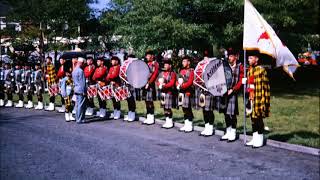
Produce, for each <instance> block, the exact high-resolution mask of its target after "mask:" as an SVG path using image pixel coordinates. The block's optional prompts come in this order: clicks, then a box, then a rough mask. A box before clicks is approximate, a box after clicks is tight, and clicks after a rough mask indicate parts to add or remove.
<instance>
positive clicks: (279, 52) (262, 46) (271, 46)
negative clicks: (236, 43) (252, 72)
mask: <svg viewBox="0 0 320 180" xmlns="http://www.w3.org/2000/svg"><path fill="white" fill-rule="evenodd" d="M243 27H244V28H243V49H244V50H259V51H260V53H262V54H266V55H269V56H271V57H273V58H274V59H275V60H276V65H277V67H280V66H282V67H283V68H284V70H285V71H286V72H287V73H288V74H289V75H290V76H291V77H293V73H294V72H295V71H296V69H297V67H298V66H299V64H298V62H297V60H296V58H295V57H294V56H293V54H292V53H291V52H290V50H289V49H288V47H287V46H285V45H284V44H283V42H282V41H281V40H280V39H279V37H278V36H277V34H276V33H275V31H274V30H273V29H272V27H271V26H270V25H269V24H268V23H267V21H266V20H265V19H264V18H263V17H262V16H261V15H260V13H259V12H258V11H257V10H256V8H255V7H254V6H253V5H252V4H251V2H250V1H249V0H245V3H244V25H243Z"/></svg>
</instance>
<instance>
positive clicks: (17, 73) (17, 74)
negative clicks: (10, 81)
mask: <svg viewBox="0 0 320 180" xmlns="http://www.w3.org/2000/svg"><path fill="white" fill-rule="evenodd" d="M21 65H22V64H21V62H17V63H16V65H15V70H14V80H15V85H16V86H15V90H16V91H15V92H16V94H17V95H18V97H19V101H18V104H16V106H15V107H16V108H22V107H23V85H22V73H23V72H22V67H21Z"/></svg>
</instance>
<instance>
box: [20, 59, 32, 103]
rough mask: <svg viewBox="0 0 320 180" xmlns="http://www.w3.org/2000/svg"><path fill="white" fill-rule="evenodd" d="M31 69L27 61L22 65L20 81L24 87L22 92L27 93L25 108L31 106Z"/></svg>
mask: <svg viewBox="0 0 320 180" xmlns="http://www.w3.org/2000/svg"><path fill="white" fill-rule="evenodd" d="M31 78H32V70H31V66H30V64H29V63H28V62H26V63H25V65H24V70H23V74H22V78H21V79H22V83H23V87H24V92H25V93H27V99H28V104H27V105H26V106H25V108H27V109H31V108H33V102H32V96H33V90H32V87H31Z"/></svg>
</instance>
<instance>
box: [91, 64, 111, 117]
mask: <svg viewBox="0 0 320 180" xmlns="http://www.w3.org/2000/svg"><path fill="white" fill-rule="evenodd" d="M97 66H98V67H97V68H96V69H95V71H94V74H93V76H92V80H93V81H95V82H96V83H97V84H98V86H104V85H105V83H104V80H105V77H106V75H107V67H106V66H104V59H103V58H98V60H97ZM98 101H99V108H100V110H99V111H98V112H97V114H96V116H99V117H101V118H103V117H105V116H106V113H107V111H106V101H104V100H102V99H101V98H100V96H98Z"/></svg>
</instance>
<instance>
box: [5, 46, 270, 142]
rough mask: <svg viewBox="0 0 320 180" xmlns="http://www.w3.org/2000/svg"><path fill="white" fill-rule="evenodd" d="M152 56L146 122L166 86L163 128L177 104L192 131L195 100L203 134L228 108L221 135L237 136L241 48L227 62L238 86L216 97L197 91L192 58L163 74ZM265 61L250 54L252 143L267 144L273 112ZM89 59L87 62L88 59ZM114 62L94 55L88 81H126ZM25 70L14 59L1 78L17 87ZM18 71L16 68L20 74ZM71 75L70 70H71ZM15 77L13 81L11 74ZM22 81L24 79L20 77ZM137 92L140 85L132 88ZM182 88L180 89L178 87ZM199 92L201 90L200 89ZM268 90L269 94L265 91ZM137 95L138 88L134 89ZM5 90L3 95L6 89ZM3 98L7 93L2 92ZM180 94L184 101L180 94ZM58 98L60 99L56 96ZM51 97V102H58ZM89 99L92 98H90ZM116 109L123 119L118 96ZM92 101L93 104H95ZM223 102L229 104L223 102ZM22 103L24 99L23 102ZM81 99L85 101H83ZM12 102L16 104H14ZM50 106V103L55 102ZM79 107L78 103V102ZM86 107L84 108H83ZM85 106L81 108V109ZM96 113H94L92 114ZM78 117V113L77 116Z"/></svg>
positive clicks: (67, 83) (167, 65)
mask: <svg viewBox="0 0 320 180" xmlns="http://www.w3.org/2000/svg"><path fill="white" fill-rule="evenodd" d="M146 59H147V61H148V66H149V68H150V72H151V76H150V78H149V81H148V84H147V85H146V86H145V88H144V96H145V97H144V98H145V103H146V109H147V118H146V120H145V121H144V122H143V124H148V125H150V124H154V104H153V101H154V100H155V99H156V97H155V96H156V89H157V88H158V89H159V90H160V91H161V106H162V108H163V109H164V115H165V117H166V122H165V123H164V125H163V126H162V127H163V128H172V127H173V126H174V123H173V119H172V108H174V107H175V106H176V105H180V106H182V110H183V113H184V126H183V127H182V128H180V130H181V131H184V132H191V131H192V130H193V124H192V120H193V113H192V107H193V105H194V104H195V105H198V106H200V107H202V111H203V118H204V121H205V128H204V130H203V131H202V132H201V133H200V135H203V136H211V135H213V123H214V114H213V111H214V110H217V111H219V112H221V113H224V116H225V123H226V133H225V135H224V136H222V138H221V140H228V141H229V142H232V141H234V140H235V139H236V125H237V117H236V116H237V115H238V114H239V111H238V102H237V96H238V93H239V91H240V89H241V80H242V77H243V66H242V65H241V63H238V62H237V59H238V53H237V52H235V51H232V50H231V51H229V53H228V63H227V64H226V65H227V66H229V67H230V68H231V69H232V74H233V75H232V85H231V87H230V88H229V89H228V92H227V94H226V95H225V96H223V97H222V98H216V97H214V96H212V95H211V94H210V93H208V92H205V91H202V90H200V92H197V91H199V89H198V90H195V89H196V88H195V87H194V85H193V79H194V70H193V69H192V68H190V58H188V57H184V58H183V59H182V69H181V70H180V71H179V74H176V73H175V72H173V70H172V67H171V65H172V62H171V61H170V60H166V61H164V71H163V72H161V73H159V71H160V70H159V64H158V63H157V62H156V61H155V60H154V54H153V52H152V51H148V52H147V53H146ZM258 62H259V55H254V54H249V64H250V69H249V72H248V77H249V78H248V82H247V83H248V84H249V86H248V87H249V88H248V92H249V94H250V96H249V99H250V102H252V105H253V108H252V109H253V111H252V113H251V118H252V128H253V132H254V134H253V139H252V140H251V141H250V142H248V143H247V145H249V146H253V147H261V146H262V145H263V130H264V124H263V118H265V117H268V116H269V111H270V88H269V84H268V78H267V75H266V71H265V70H264V69H263V68H262V67H261V66H259V65H258ZM82 64H83V62H82ZM111 64H112V66H111V67H110V69H109V71H108V69H107V67H106V66H104V60H103V59H98V61H97V68H95V67H94V65H93V63H92V59H91V58H88V62H87V66H86V67H85V68H84V75H83V76H84V77H85V79H86V83H87V84H86V86H87V85H91V84H96V83H97V84H99V86H106V85H112V86H113V87H119V86H121V85H123V84H125V83H124V82H122V81H121V80H120V78H119V71H120V62H119V59H118V58H117V57H112V59H111ZM51 65H52V64H51V63H50V58H47V78H48V79H49V80H48V79H47V80H48V84H51V85H54V83H56V81H54V79H55V73H54V72H53V71H51V67H50V66H51ZM75 67H77V68H78V69H79V70H78V71H81V68H82V65H81V66H80V65H76V66H75ZM18 69H19V67H18V66H16V70H15V71H13V70H12V69H11V68H10V67H9V64H6V66H5V67H4V68H3V70H4V72H5V73H3V74H5V75H4V78H2V81H1V83H2V84H4V85H5V86H6V87H13V86H16V84H14V83H15V79H14V78H16V79H17V77H16V76H15V75H16V74H18V72H17V70H18ZM25 70H28V67H25ZM15 72H16V73H15ZM64 72H65V74H66V76H65V77H64V78H63V79H62V80H61V81H62V84H64V85H62V86H63V88H62V87H61V95H62V96H63V98H64V99H65V100H66V105H67V108H66V112H67V113H66V120H67V121H69V120H72V119H73V118H72V116H71V113H70V111H71V108H70V107H71V103H69V102H70V99H71V94H72V93H71V94H70V92H72V91H70V88H72V85H71V84H72V81H71V76H70V73H69V72H71V69H70V68H68V67H65V68H64ZM68 74H69V75H68ZM11 76H12V77H13V80H12V79H10V77H11ZM17 82H20V81H17ZM88 82H89V83H88ZM125 85H126V86H128V87H130V85H128V84H125ZM84 89H85V88H82V91H83V92H81V93H74V94H77V95H78V96H81V97H82V96H83V97H84V96H85V95H86V92H84ZM10 90H11V89H10V88H6V93H7V96H8V103H9V102H10V99H11V103H12V90H11V91H10ZM130 90H131V91H132V92H133V91H134V89H133V88H130ZM176 90H177V91H176ZM196 92H197V93H196ZM262 92H263V93H262ZM132 94H133V93H132ZM0 95H1V94H0ZM0 97H2V95H1V96H0ZM176 98H178V100H177V99H176ZM41 99H42V97H41V98H39V100H38V101H39V102H38V105H41V104H40V102H41V101H42V100H41ZM86 99H87V101H85V99H83V98H81V101H79V102H80V104H85V105H87V104H88V105H89V107H90V108H93V107H94V105H93V103H91V102H92V101H93V100H92V98H91V100H90V99H89V98H86ZM98 99H99V106H100V111H99V112H97V115H98V116H100V117H105V116H106V109H105V108H106V101H105V100H102V99H101V98H100V97H99V96H98ZM127 101H128V107H129V113H128V116H127V117H125V119H124V120H126V121H133V120H134V119H135V100H134V97H133V96H130V97H129V98H128V99H127ZM53 102H54V101H53ZM53 102H52V101H51V98H50V103H53ZM87 102H88V103H87ZM112 102H113V107H114V112H113V114H112V115H113V116H112V117H113V118H114V119H119V118H120V114H121V113H120V110H121V106H120V102H119V101H116V100H115V99H114V98H113V99H112ZM90 103H91V104H90ZM221 103H222V104H223V106H222V105H221ZM18 104H19V103H18ZM78 104H79V103H78ZM11 106H12V105H11ZM49 106H50V105H49ZM76 106H77V103H76ZM81 109H82V110H81V111H83V107H82V108H81ZM79 111H80V110H79ZM92 114H93V113H92ZM77 116H78V117H80V120H79V122H83V121H84V114H83V113H80V115H77ZM76 119H77V117H76Z"/></svg>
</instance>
